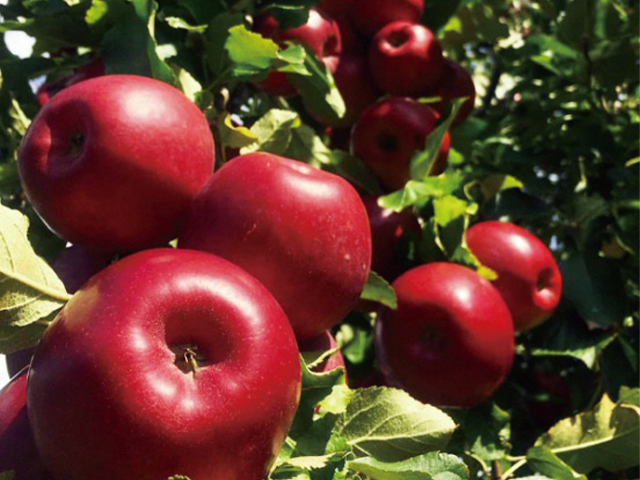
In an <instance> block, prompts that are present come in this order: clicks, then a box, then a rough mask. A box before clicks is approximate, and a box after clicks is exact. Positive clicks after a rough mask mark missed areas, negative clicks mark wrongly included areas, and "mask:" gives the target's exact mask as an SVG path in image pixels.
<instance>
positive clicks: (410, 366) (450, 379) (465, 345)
mask: <svg viewBox="0 0 640 480" xmlns="http://www.w3.org/2000/svg"><path fill="white" fill-rule="evenodd" d="M392 286H393V288H394V290H395V292H396V295H397V299H398V309H397V310H395V311H393V310H390V309H388V308H386V307H384V308H383V309H382V310H381V311H380V314H379V316H378V320H377V322H376V325H375V346H376V357H377V359H378V363H379V366H380V370H381V372H382V374H383V376H384V378H385V381H386V382H387V384H389V385H390V386H394V387H398V388H402V389H404V390H406V391H407V392H408V393H410V394H411V395H412V396H414V397H415V398H417V399H418V400H420V401H422V402H425V403H431V404H436V405H443V406H457V407H465V406H472V405H476V404H478V403H480V402H482V401H483V400H486V399H487V398H489V397H490V396H491V395H492V394H493V393H494V392H495V390H496V389H497V388H498V387H499V386H500V384H502V382H503V381H504V379H505V378H506V376H507V374H508V373H509V370H510V369H511V364H512V362H513V355H514V332H513V323H512V321H511V316H510V315H509V310H508V308H507V306H506V305H505V304H504V302H503V300H502V298H501V297H500V294H499V293H498V291H497V290H496V289H495V288H494V287H493V285H491V283H490V282H489V281H488V280H485V279H484V278H482V277H481V276H480V275H478V274H476V273H475V272H474V271H472V270H471V269H469V268H466V267H463V266H461V265H457V264H453V263H444V262H436V263H430V264H426V265H422V266H419V267H416V268H413V269H411V270H409V271H408V272H406V273H404V274H403V275H401V276H400V277H398V278H397V279H396V280H395V281H394V282H393V284H392Z"/></svg>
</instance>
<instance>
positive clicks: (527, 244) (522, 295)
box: [466, 221, 562, 331]
mask: <svg viewBox="0 0 640 480" xmlns="http://www.w3.org/2000/svg"><path fill="white" fill-rule="evenodd" d="M466 241H467V245H468V246H469V249H470V250H471V251H472V252H473V254H474V255H475V256H476V257H477V258H478V260H480V262H481V263H482V264H483V265H485V266H487V267H489V268H490V269H492V270H493V271H495V272H496V273H497V274H498V278H497V279H496V280H494V281H493V284H494V285H495V287H496V288H497V289H498V291H499V292H500V294H501V295H502V298H504V301H505V303H506V304H507V306H508V307H509V310H510V311H511V316H512V317H513V324H514V326H515V329H516V331H522V330H529V329H531V328H533V327H535V326H537V325H540V324H541V323H542V322H544V321H545V320H547V319H548V318H549V317H550V316H551V314H552V313H553V311H554V310H555V309H556V307H557V306H558V303H559V302H560V297H561V296H562V277H561V275H560V270H559V269H558V266H557V264H556V261H555V259H554V258H553V254H552V253H551V252H550V251H549V249H548V248H547V246H546V245H545V244H544V243H542V241H541V240H540V239H539V238H538V237H536V236H535V235H533V234H532V233H529V232H528V231H527V230H525V229H524V228H522V227H519V226H517V225H514V224H513V223H507V222H498V221H488V222H480V223H477V224H475V225H473V226H472V227H471V228H470V229H469V230H467V233H466Z"/></svg>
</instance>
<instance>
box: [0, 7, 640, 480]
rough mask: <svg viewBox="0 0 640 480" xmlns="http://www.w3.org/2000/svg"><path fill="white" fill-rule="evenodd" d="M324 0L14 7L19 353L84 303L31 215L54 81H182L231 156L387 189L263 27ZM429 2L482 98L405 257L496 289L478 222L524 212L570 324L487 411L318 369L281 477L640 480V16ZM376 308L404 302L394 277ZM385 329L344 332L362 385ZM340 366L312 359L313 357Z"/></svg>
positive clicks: (424, 190)
mask: <svg viewBox="0 0 640 480" xmlns="http://www.w3.org/2000/svg"><path fill="white" fill-rule="evenodd" d="M317 3H318V0H271V1H269V0H263V1H260V0H254V1H252V0H157V1H152V0H8V1H7V2H4V4H0V33H1V34H3V40H4V34H5V33H6V32H13V31H22V32H25V33H26V34H27V35H29V36H31V37H32V38H33V39H35V44H34V47H33V53H32V55H31V56H30V57H28V58H18V57H17V56H15V55H14V54H12V53H11V51H10V50H9V48H8V47H7V44H6V41H0V202H1V203H2V207H0V351H1V352H4V353H7V352H11V351H14V350H17V349H20V348H23V347H25V346H28V345H32V344H34V343H35V342H36V341H37V340H38V338H39V336H40V335H41V334H42V331H43V329H44V328H45V327H46V325H47V324H48V322H50V321H51V319H52V318H53V317H54V316H55V313H56V312H57V311H58V309H59V308H61V306H62V305H63V304H64V303H65V301H66V300H67V299H68V295H67V294H66V292H65V291H64V288H63V287H62V285H61V283H60V281H59V280H58V279H57V277H56V276H55V274H54V273H53V271H51V270H50V269H49V268H48V266H47V265H46V262H45V261H44V260H47V261H50V260H51V259H52V258H53V256H54V255H55V254H56V253H57V252H58V251H59V250H60V249H61V248H62V247H63V244H62V241H61V240H59V239H57V238H56V237H55V236H54V235H53V234H51V233H49V231H48V230H47V229H46V227H45V226H44V225H43V224H42V222H41V221H40V220H39V219H38V218H37V216H36V215H35V214H34V213H33V211H32V209H31V208H30V207H29V205H28V204H27V202H26V200H25V198H24V195H23V194H22V192H21V188H20V182H19V179H18V176H17V170H16V163H15V159H16V152H17V148H18V145H19V143H20V140H21V138H22V136H23V135H24V133H25V131H26V129H27V128H28V125H29V122H30V119H31V118H33V116H34V115H35V114H36V113H37V111H38V109H39V106H38V103H37V102H36V99H35V96H34V94H33V87H34V85H35V84H36V83H37V82H41V81H42V78H43V77H46V78H47V79H48V80H50V81H51V80H56V79H60V78H64V77H65V76H68V75H70V74H71V73H72V72H73V71H74V69H76V68H78V67H80V66H82V65H83V64H85V63H87V62H88V61H89V60H90V59H92V58H94V57H96V56H100V57H101V58H103V59H104V62H105V68H106V72H107V73H130V74H140V75H147V76H153V77H155V78H158V79H161V80H163V81H165V82H168V83H171V84H173V85H176V86H178V87H179V88H181V89H182V90H183V91H184V92H185V94H186V95H187V96H189V98H191V99H192V100H193V101H194V102H196V104H197V105H198V106H200V108H202V109H203V111H204V112H205V113H206V115H207V117H208V118H209V119H210V123H211V125H212V128H213V130H214V134H215V137H216V141H217V144H218V147H219V149H218V159H219V161H220V162H224V160H225V154H226V152H227V151H228V149H239V150H240V151H241V152H242V153H246V152H251V151H256V150H262V151H268V152H272V153H277V154H281V155H284V156H287V157H291V158H295V159H298V160H302V161H305V162H308V163H310V164H312V165H315V166H317V167H319V168H322V169H326V170H329V171H332V172H335V173H338V174H340V175H342V176H344V177H345V178H347V179H348V180H350V181H351V182H352V183H354V184H355V185H356V186H358V187H359V188H361V189H362V190H363V191H368V192H370V193H380V188H379V186H378V185H377V182H376V179H375V177H374V176H373V175H372V174H371V172H369V171H368V170H367V168H366V167H365V166H364V165H363V164H362V163H361V162H360V161H358V160H357V159H356V158H353V157H352V156H350V155H349V153H348V152H345V151H341V150H337V149H333V148H330V147H329V142H328V139H327V138H326V136H325V133H324V130H323V128H322V127H321V126H320V125H318V124H317V123H316V122H315V121H314V120H313V118H314V117H315V118H318V117H322V118H338V117H339V116H340V115H341V114H342V113H343V111H344V103H343V101H342V98H341V97H340V94H339V92H338V91H337V89H336V88H335V84H334V82H333V79H332V77H331V75H330V74H329V73H328V72H327V70H326V69H325V67H324V66H323V64H322V63H321V62H319V61H318V60H317V59H316V58H315V57H314V56H313V54H310V52H309V51H308V50H306V49H305V48H304V47H302V46H300V45H294V44H288V45H285V46H282V47H279V46H278V45H276V44H275V43H274V42H272V41H271V40H267V39H264V38H262V37H260V36H259V35H256V34H254V33H252V32H251V27H250V23H249V22H248V18H250V16H251V15H253V14H255V13H257V12H261V11H264V10H269V11H270V12H271V13H272V14H273V15H275V16H276V17H277V18H278V20H279V21H280V22H281V24H282V25H284V26H289V27H291V26H296V25H299V24H301V23H302V22H304V21H305V20H306V17H307V14H308V9H309V8H310V7H312V6H314V5H315V4H317ZM425 5H426V8H425V12H424V16H423V19H422V21H423V23H424V24H425V25H427V26H428V27H430V28H431V29H432V30H433V31H434V32H436V33H437V36H438V38H439V39H440V40H441V42H442V44H443V47H444V49H445V53H446V55H447V56H449V57H450V58H453V59H455V60H457V61H459V62H460V63H462V64H463V65H464V66H465V67H466V68H467V69H468V70H469V71H470V72H472V74H473V78H474V82H475V84H476V88H477V90H478V101H477V104H476V110H475V112H474V114H473V115H472V116H471V117H470V118H469V119H468V120H467V121H466V122H465V123H464V124H463V125H462V126H460V127H459V128H457V129H455V130H453V131H452V152H451V154H450V157H449V166H448V168H447V170H446V171H445V172H444V173H443V174H442V175H439V176H437V177H428V176H426V172H428V171H429V166H430V164H431V162H433V160H434V159H435V157H436V155H437V150H438V146H439V143H440V140H441V138H442V135H443V134H444V131H445V130H446V129H447V128H448V126H449V124H450V122H451V120H452V119H453V118H454V116H455V112H456V110H457V108H459V105H460V102H458V103H455V102H454V103H453V104H452V105H451V106H450V109H449V115H444V116H443V119H442V124H441V126H440V128H438V129H436V131H434V133H433V134H432V135H430V136H429V138H427V140H426V144H425V147H424V150H423V151H421V152H417V153H416V154H415V156H414V158H413V160H412V168H411V172H412V180H411V181H410V182H409V183H408V184H407V185H406V186H405V188H403V189H402V190H400V191H397V192H393V193H390V194H388V195H386V196H384V197H383V199H382V200H381V202H382V203H383V204H384V205H385V206H388V207H391V208H393V209H395V210H398V211H400V210H402V209H404V208H407V207H410V208H412V209H414V211H415V212H416V213H417V214H418V215H419V217H420V218H421V220H422V227H423V238H422V239H421V240H418V239H417V238H415V237H412V236H410V235H407V237H406V238H404V239H403V242H402V243H401V245H400V249H401V253H402V254H403V258H404V261H405V262H406V265H407V266H410V265H417V264H421V263H426V262H430V261H436V260H446V261H453V262H458V263H462V264H465V265H468V266H470V267H472V268H476V269H477V270H478V271H479V273H481V274H483V275H485V276H487V277H491V275H492V272H491V271H490V270H488V269H486V268H484V267H483V266H482V265H480V264H479V263H478V262H477V260H476V259H475V258H474V257H473V255H472V254H471V253H470V252H469V250H468V249H467V248H466V246H465V244H464V242H463V235H464V231H465V229H466V228H467V227H468V225H469V224H470V223H471V222H474V221H478V220H484V219H504V220H509V221H513V222H517V223H518V224H520V225H523V226H525V227H527V228H528V229H530V230H531V231H532V232H534V233H535V234H536V235H538V236H539V237H540V238H541V239H542V240H543V241H544V242H545V243H547V244H548V245H550V247H551V249H552V251H553V253H554V255H555V256H556V259H557V261H558V262H559V264H560V267H561V271H562V274H563V278H564V283H563V287H564V292H563V300H562V303H561V305H560V307H559V309H558V310H557V311H556V313H555V314H554V316H553V317H552V318H551V319H550V320H549V321H548V322H546V323H545V324H544V325H542V326H540V327H538V328H535V329H533V330H532V331H530V332H527V333H521V334H518V336H517V338H516V344H517V349H516V359H515V362H514V366H513V369H512V371H511V374H510V376H509V378H508V379H507V381H506V382H505V384H504V385H503V386H502V387H501V388H500V390H499V391H498V392H497V394H496V395H494V397H492V398H491V399H490V401H487V402H484V403H483V404H481V405H478V406H477V407H474V408H471V409H465V410H446V409H438V408H436V407H432V406H428V405H423V404H420V403H419V402H417V401H415V400H413V399H412V398H411V397H410V396H409V395H407V394H405V393H404V392H401V391H398V390H394V389H388V388H382V387H379V388H349V387H348V386H347V385H346V382H345V377H344V374H343V372H342V371H340V370H335V371H333V372H329V373H324V374H315V373H312V372H311V371H310V370H308V369H307V368H306V367H305V368H304V374H303V393H302V400H301V404H300V408H299V411H298V415H297V417H296V420H295V422H294V425H293V427H292V429H291V432H290V436H289V437H288V439H287V442H286V444H285V447H284V448H283V450H282V451H281V452H280V455H279V457H278V460H277V461H276V463H275V465H274V466H273V468H272V471H271V474H270V478H272V479H273V480H276V479H278V480H285V479H286V480H294V479H295V480H347V479H351V480H354V479H361V480H366V479H374V480H396V479H403V480H423V479H425V480H426V479H445V478H446V479H467V478H487V479H489V478H491V479H503V480H507V479H517V478H539V479H544V478H551V479H565V478H566V479H586V478H594V479H614V478H615V479H624V478H638V464H639V463H640V458H639V445H638V438H639V433H640V431H639V418H640V390H639V389H638V374H639V372H638V336H639V331H638V326H639V319H638V292H639V290H638V269H639V264H638V251H639V249H640V242H639V230H640V224H639V211H638V210H639V207H640V202H639V198H638V194H639V182H638V179H639V172H638V169H639V166H640V159H639V152H638V107H639V106H640V100H639V95H638V94H639V91H638V90H639V82H638V46H639V40H638V39H639V36H638V33H639V32H638V26H639V23H640V22H639V20H640V19H639V16H638V5H637V3H635V2H630V1H625V0H532V1H524V0H522V1H499V0H489V1H478V0H455V1H450V2H439V1H435V0H427V1H426V2H425ZM272 70H279V71H282V72H286V73H287V75H288V77H289V79H290V81H291V82H292V84H293V85H294V86H295V87H296V88H297V89H298V91H299V92H300V94H301V95H300V97H298V98H295V99H288V100H285V99H283V98H279V97H273V96H270V95H268V94H266V93H264V92H262V91H261V90H259V89H258V88H257V87H256V86H255V84H256V83H257V82H259V81H260V80H263V79H264V78H265V77H266V75H267V74H268V72H270V71H272ZM30 82H31V83H30ZM425 101H428V100H425ZM312 114H313V116H312ZM232 119H235V120H236V121H232ZM238 119H240V120H241V123H242V124H243V125H242V126H238V124H239V123H240V122H238V121H237V120H238ZM29 223H30V227H29V229H28V231H27V225H28V224H29ZM36 253H37V255H39V256H40V258H39V257H38V256H36ZM43 259H44V260H43ZM363 297H365V298H367V299H370V300H375V301H378V302H382V303H385V304H386V305H389V306H393V305H394V303H395V298H394V294H393V291H392V290H391V288H390V287H389V285H388V284H387V283H386V282H385V281H384V280H382V279H381V278H380V277H378V276H377V275H375V274H372V275H371V277H370V280H369V283H368V285H367V288H366V289H365V292H364V293H363ZM373 320H374V318H373V315H367V314H363V313H357V312H353V313H352V314H350V315H349V316H348V317H347V318H346V319H345V320H344V321H343V322H342V324H341V325H339V326H338V327H337V328H336V332H335V333H336V334H337V338H338V340H339V342H340V343H341V345H342V349H343V353H344V355H345V358H346V360H347V366H348V370H349V380H350V384H352V385H358V384H360V385H364V384H366V383H367V377H368V376H370V375H371V372H372V365H373V351H372V341H371V334H372V322H373ZM321 360H322V358H320V359H314V358H306V361H307V362H308V363H309V365H311V366H312V365H313V364H315V363H316V362H319V361H321ZM462 368H463V367H462ZM265 414H268V412H265ZM534 475H535V477H534ZM0 477H1V478H5V477H2V475H0ZM174 478H175V479H176V480H177V479H178V478H182V477H179V476H176V477H174ZM158 480H164V479H158ZM194 480H197V479H194Z"/></svg>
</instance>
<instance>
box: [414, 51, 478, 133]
mask: <svg viewBox="0 0 640 480" xmlns="http://www.w3.org/2000/svg"><path fill="white" fill-rule="evenodd" d="M425 96H428V97H431V96H433V97H435V96H437V97H440V98H441V99H442V100H441V101H439V102H436V103H433V104H430V105H431V106H432V107H433V108H435V109H436V110H438V111H439V112H441V111H442V110H443V109H444V107H445V106H446V104H447V103H449V102H451V101H452V100H455V99H456V98H462V97H468V98H467V100H466V101H465V102H464V103H463V104H462V107H460V111H458V115H457V116H456V118H455V120H454V121H453V123H452V127H457V126H458V125H460V124H461V123H462V122H464V121H465V120H466V119H467V117H468V116H469V115H471V112H473V106H474V104H475V100H476V87H475V85H474V84H473V79H472V78H471V75H470V74H469V72H468V71H467V70H466V69H465V68H464V67H463V66H462V65H460V64H459V63H458V62H455V61H453V60H450V59H448V58H445V59H444V68H443V71H442V74H441V76H440V81H439V82H438V84H437V85H436V86H435V87H434V89H433V90H432V91H429V92H425Z"/></svg>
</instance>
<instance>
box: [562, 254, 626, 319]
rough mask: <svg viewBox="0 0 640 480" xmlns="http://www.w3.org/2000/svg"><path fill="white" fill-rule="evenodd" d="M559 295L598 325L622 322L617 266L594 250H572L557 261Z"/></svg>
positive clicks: (622, 298) (623, 303)
mask: <svg viewBox="0 0 640 480" xmlns="http://www.w3.org/2000/svg"><path fill="white" fill-rule="evenodd" d="M560 271H561V272H562V290H563V296H565V297H566V298H568V299H569V300H570V301H571V302H572V303H573V304H574V306H575V307H576V309H577V310H578V312H579V313H580V316H581V317H582V318H584V319H585V320H587V321H591V322H595V323H597V324H598V325H600V326H602V327H608V326H610V325H612V324H622V321H623V319H624V317H625V312H626V303H627V300H626V295H625V290H624V284H623V282H622V278H621V276H620V269H619V267H618V265H617V263H616V262H615V261H613V260H610V259H607V258H603V257H600V256H599V255H598V254H597V252H595V251H591V250H590V251H587V252H584V253H579V252H576V253H574V254H573V255H571V256H570V257H569V258H568V259H567V260H566V261H564V262H562V263H561V264H560Z"/></svg>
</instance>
